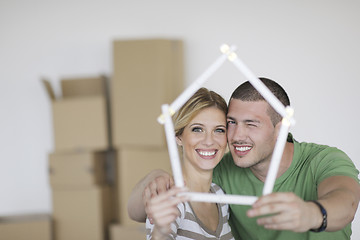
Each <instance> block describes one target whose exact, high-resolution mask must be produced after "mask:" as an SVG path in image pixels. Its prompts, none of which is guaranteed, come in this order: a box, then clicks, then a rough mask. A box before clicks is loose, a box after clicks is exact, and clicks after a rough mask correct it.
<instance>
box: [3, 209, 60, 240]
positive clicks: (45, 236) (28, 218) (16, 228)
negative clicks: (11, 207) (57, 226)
mask: <svg viewBox="0 0 360 240" xmlns="http://www.w3.org/2000/svg"><path fill="white" fill-rule="evenodd" d="M0 239H2V240H29V239H36V240H52V239H53V238H52V221H51V216H50V215H47V214H29V215H17V216H8V217H0Z"/></svg>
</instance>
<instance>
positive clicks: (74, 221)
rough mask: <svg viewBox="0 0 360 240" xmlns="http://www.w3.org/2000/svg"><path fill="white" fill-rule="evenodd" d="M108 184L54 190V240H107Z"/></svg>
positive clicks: (110, 209)
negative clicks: (82, 188) (90, 187)
mask: <svg viewBox="0 0 360 240" xmlns="http://www.w3.org/2000/svg"><path fill="white" fill-rule="evenodd" d="M110 194H111V191H110V188H109V187H101V188H100V187H94V188H92V189H86V190H54V191H53V218H54V236H55V240H77V239H86V240H104V239H108V229H107V227H108V225H109V224H110V222H111V221H112V219H113V218H112V213H113V209H112V207H111V206H112V203H111V195H110Z"/></svg>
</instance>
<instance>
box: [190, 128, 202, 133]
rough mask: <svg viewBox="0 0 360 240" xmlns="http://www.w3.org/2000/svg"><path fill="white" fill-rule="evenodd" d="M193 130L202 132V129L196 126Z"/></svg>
mask: <svg viewBox="0 0 360 240" xmlns="http://www.w3.org/2000/svg"><path fill="white" fill-rule="evenodd" d="M192 131H193V132H202V129H201V128H200V127H194V128H193V129H192Z"/></svg>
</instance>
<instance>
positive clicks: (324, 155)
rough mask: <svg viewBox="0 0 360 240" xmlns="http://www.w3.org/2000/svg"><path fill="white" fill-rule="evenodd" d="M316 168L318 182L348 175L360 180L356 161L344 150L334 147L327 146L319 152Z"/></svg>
mask: <svg viewBox="0 0 360 240" xmlns="http://www.w3.org/2000/svg"><path fill="white" fill-rule="evenodd" d="M316 168H317V170H316V179H317V183H318V184H319V183H320V182H322V181H323V180H325V179H326V178H329V177H333V176H347V177H351V178H353V179H354V180H356V181H357V182H359V178H358V175H359V171H358V169H356V167H355V165H354V163H353V162H352V161H351V159H350V158H349V157H348V156H347V155H346V154H345V153H344V152H343V151H341V150H339V149H337V148H334V147H331V148H327V149H325V150H323V151H322V152H321V153H319V156H318V161H316Z"/></svg>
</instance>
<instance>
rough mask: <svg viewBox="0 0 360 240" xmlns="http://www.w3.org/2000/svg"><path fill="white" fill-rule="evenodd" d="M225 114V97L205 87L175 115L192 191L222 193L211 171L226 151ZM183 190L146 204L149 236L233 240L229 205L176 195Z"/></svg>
mask: <svg viewBox="0 0 360 240" xmlns="http://www.w3.org/2000/svg"><path fill="white" fill-rule="evenodd" d="M226 114H227V105H226V102H225V100H224V99H223V98H222V97H221V96H220V95H219V94H217V93H215V92H213V91H209V90H207V89H206V88H201V89H199V90H198V91H197V92H196V93H195V94H194V95H193V96H192V97H191V98H190V99H189V100H188V101H187V102H186V103H185V104H184V106H183V107H182V108H181V109H180V110H179V112H178V114H177V115H176V117H175V123H174V127H175V135H176V142H177V144H178V146H179V149H180V155H181V159H182V172H183V177H184V181H185V186H186V188H187V190H189V191H191V192H204V193H209V192H210V193H216V194H224V192H223V191H222V190H221V189H220V187H219V186H217V185H216V184H214V183H212V174H213V169H214V167H215V166H216V165H217V164H218V163H219V162H220V160H221V158H222V157H223V155H224V153H225V150H226V145H227V139H226ZM183 191H185V190H184V189H178V188H173V189H171V190H169V191H167V192H164V193H160V194H159V195H158V196H156V197H154V198H152V199H151V201H150V203H149V204H148V206H146V207H147V212H148V213H149V216H151V219H152V221H151V223H150V220H149V218H148V219H147V220H146V228H147V239H152V240H160V239H214V238H215V239H223V240H228V239H234V238H233V236H232V235H231V229H230V226H229V224H228V218H229V212H228V205H227V204H216V203H204V202H186V200H187V199H186V197H184V196H182V197H178V196H177V194H178V193H180V192H183ZM152 223H153V224H152Z"/></svg>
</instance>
